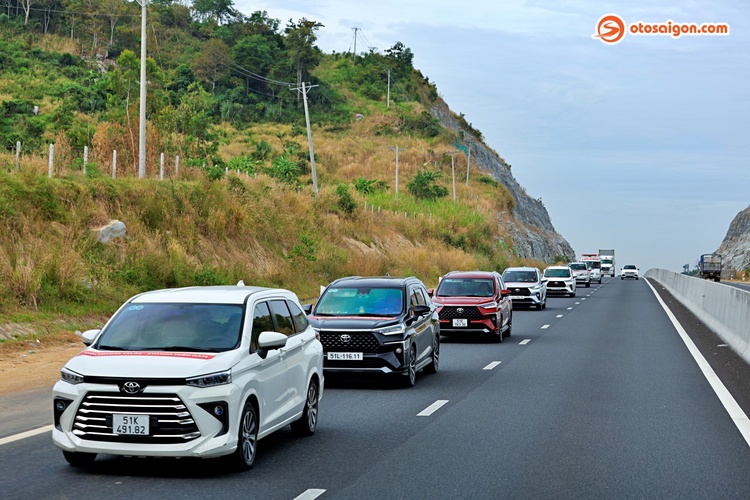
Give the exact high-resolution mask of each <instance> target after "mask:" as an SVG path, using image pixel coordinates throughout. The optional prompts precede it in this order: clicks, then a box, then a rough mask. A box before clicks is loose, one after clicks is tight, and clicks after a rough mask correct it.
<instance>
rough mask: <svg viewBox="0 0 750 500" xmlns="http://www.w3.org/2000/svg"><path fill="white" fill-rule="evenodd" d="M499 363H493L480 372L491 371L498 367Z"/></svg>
mask: <svg viewBox="0 0 750 500" xmlns="http://www.w3.org/2000/svg"><path fill="white" fill-rule="evenodd" d="M500 363H501V362H500V361H493V362H492V363H490V364H489V365H487V366H485V367H484V368H482V370H492V369H493V368H495V367H497V365H499V364H500Z"/></svg>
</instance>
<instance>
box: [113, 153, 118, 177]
mask: <svg viewBox="0 0 750 500" xmlns="http://www.w3.org/2000/svg"><path fill="white" fill-rule="evenodd" d="M112 178H113V179H116V178H117V150H116V149H113V150H112Z"/></svg>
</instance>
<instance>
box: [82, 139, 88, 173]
mask: <svg viewBox="0 0 750 500" xmlns="http://www.w3.org/2000/svg"><path fill="white" fill-rule="evenodd" d="M88 162H89V147H88V146H84V147H83V175H84V177H85V176H86V164H87V163H88Z"/></svg>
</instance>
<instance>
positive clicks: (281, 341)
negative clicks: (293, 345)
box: [258, 332, 287, 359]
mask: <svg viewBox="0 0 750 500" xmlns="http://www.w3.org/2000/svg"><path fill="white" fill-rule="evenodd" d="M286 341H287V336H286V335H284V334H283V333H279V332H260V335H258V346H259V347H260V349H258V356H260V357H261V358H262V359H266V356H268V352H269V351H270V350H272V349H281V348H282V347H284V346H285V345H286Z"/></svg>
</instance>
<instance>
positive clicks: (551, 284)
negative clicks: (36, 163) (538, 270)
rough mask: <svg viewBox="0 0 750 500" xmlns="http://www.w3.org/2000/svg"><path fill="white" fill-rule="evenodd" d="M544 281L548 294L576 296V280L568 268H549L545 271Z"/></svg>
mask: <svg viewBox="0 0 750 500" xmlns="http://www.w3.org/2000/svg"><path fill="white" fill-rule="evenodd" d="M542 281H543V282H545V283H546V284H547V293H548V294H554V293H561V294H564V295H569V296H570V297H575V296H576V278H575V276H573V270H572V269H571V268H570V267H568V266H549V267H548V268H546V269H545V270H544V274H543V277H542Z"/></svg>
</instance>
